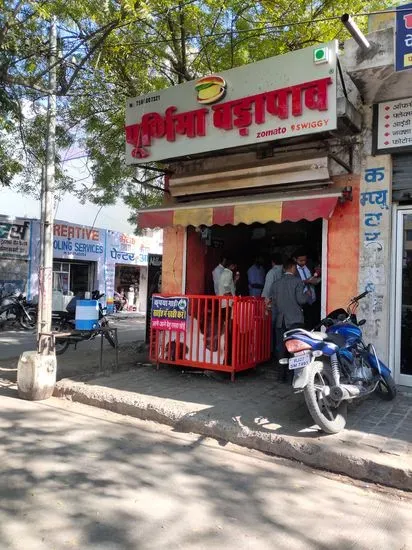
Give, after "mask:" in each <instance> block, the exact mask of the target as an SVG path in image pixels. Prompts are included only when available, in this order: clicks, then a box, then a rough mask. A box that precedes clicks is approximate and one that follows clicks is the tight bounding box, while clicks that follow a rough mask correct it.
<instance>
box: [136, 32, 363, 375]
mask: <svg viewBox="0 0 412 550" xmlns="http://www.w3.org/2000/svg"><path fill="white" fill-rule="evenodd" d="M209 83H211V86H212V87H213V90H209ZM219 89H220V94H219V93H218V91H219ZM212 92H213V93H214V94H215V95H213V93H212ZM210 94H212V95H211V96H210V98H209V95H210ZM338 95H339V92H338V90H337V57H336V44H335V43H334V42H333V43H329V44H325V45H322V46H320V47H319V48H308V49H306V50H301V51H298V52H293V53H291V54H288V55H285V56H279V57H276V58H271V59H266V60H264V61H261V62H258V63H255V64H253V65H248V66H244V67H240V68H238V69H233V70H230V71H226V72H224V73H220V74H219V75H212V76H210V77H208V78H206V79H205V78H204V79H200V80H199V81H198V82H197V83H192V82H189V83H186V84H183V85H180V86H178V87H176V88H172V89H168V90H164V91H161V92H158V93H157V95H153V96H152V95H151V96H147V97H143V98H137V99H133V100H130V101H128V105H127V115H126V141H127V154H128V160H129V163H130V164H133V163H136V164H139V163H142V162H143V163H144V162H150V161H152V160H153V161H159V160H163V161H164V162H165V164H166V167H167V170H168V172H169V174H170V173H171V174H172V175H171V176H170V177H169V178H168V193H169V194H170V197H171V199H170V198H169V200H168V201H167V204H165V205H164V206H162V207H159V208H152V209H146V210H144V211H141V212H140V213H139V225H140V226H141V227H145V228H147V227H149V228H155V227H160V228H163V229H164V252H163V266H162V294H163V295H164V297H166V296H175V297H176V296H180V297H181V298H183V297H188V299H189V309H190V308H192V314H191V315H190V314H189V325H191V326H193V324H194V321H193V322H192V323H191V322H190V318H191V316H193V315H194V316H195V320H196V322H197V324H198V325H199V326H200V325H202V324H203V325H204V324H205V323H204V322H203V321H205V320H207V319H209V315H210V314H211V313H210V312H211V311H212V310H213V309H214V308H218V309H219V307H218V306H217V305H216V304H214V301H216V298H213V299H212V298H209V299H208V298H206V297H207V296H209V297H210V296H211V295H212V294H213V283H212V271H213V269H214V268H215V267H216V265H217V264H218V263H219V258H220V257H221V256H222V254H224V255H225V256H226V257H227V256H228V255H230V258H231V259H232V260H233V261H234V262H235V263H236V265H237V266H238V270H239V274H240V279H239V282H238V292H237V294H238V296H239V297H238V299H239V300H243V298H244V297H245V296H247V294H248V281H247V275H246V274H247V270H248V269H249V267H250V266H251V265H252V264H253V262H254V260H255V258H256V257H257V256H261V257H262V258H263V260H264V263H265V267H266V268H267V269H268V268H269V267H270V257H271V255H273V254H274V253H280V254H281V255H282V256H283V257H288V256H292V255H294V253H295V252H296V251H297V250H298V249H299V250H302V249H303V250H304V251H305V254H306V255H307V256H308V257H309V258H310V260H311V261H312V266H313V267H319V268H320V271H321V274H322V277H321V283H320V285H319V288H318V289H317V301H318V304H319V316H320V314H321V313H322V314H325V313H326V311H328V310H331V309H335V308H337V307H342V306H344V305H345V304H346V303H347V301H348V300H349V299H350V298H351V297H352V296H353V295H356V294H357V291H358V275H359V211H360V203H359V191H360V176H359V175H356V174H355V173H353V170H351V167H350V166H349V165H348V163H346V162H341V159H340V158H339V155H337V154H336V153H333V150H334V147H335V146H336V145H338V147H337V149H338V150H339V145H340V144H339V143H337V141H336V137H334V134H333V132H334V131H336V130H337V129H338V128H339V130H340V135H341V136H342V139H344V137H345V136H346V137H347V136H352V135H353V133H354V132H356V131H357V130H360V127H359V126H357V123H358V122H359V118H357V117H356V116H355V117H354V119H353V120H351V121H350V124H347V122H348V120H347V116H348V115H347V113H348V112H350V111H351V109H347V108H343V109H342V105H346V106H347V102H348V99H347V97H345V98H339V97H338ZM338 99H339V101H338ZM147 103H150V104H151V105H150V107H151V109H153V111H155V112H148V106H147ZM152 103H153V104H152ZM199 104H200V105H199ZM181 111H182V112H181ZM354 112H355V110H354V109H353V108H352V113H354ZM345 117H346V119H345ZM344 119H345V120H344ZM192 123H193V124H192ZM345 124H346V125H345ZM345 128H346V129H345ZM345 132H346V133H345ZM338 141H339V140H338ZM188 155H190V157H189V156H188ZM196 155H197V156H196ZM196 297H202V300H203V301H204V303H205V306H204V307H203V308H201V307H200V306H196V305H193V304H196V299H197V298H196ZM159 299H160V298H159ZM245 299H246V298H245ZM261 301H263V300H262V299H261V298H257V299H256V304H255V305H254V306H253V307H252V306H251V305H250V303H251V302H250V299H247V300H246V302H245V304H248V305H244V306H243V305H238V306H237V305H236V304H237V302H236V300H235V301H234V309H236V308H237V312H238V314H239V315H245V314H246V315H249V314H251V315H252V317H253V316H255V317H254V318H255V322H254V324H253V323H252V325H250V326H249V325H248V326H249V328H250V330H251V331H252V332H253V331H257V330H261V332H260V334H263V332H264V330H266V329H264V330H263V329H262V327H261V328H260V329H258V328H257V327H258V326H261V325H260V324H259V323H260V321H258V320H259V319H260V318H261V317H262V315H263V313H262V311H261V310H260V307H261V305H260V304H261ZM209 302H210V303H209ZM242 303H243V302H242ZM190 304H192V305H190ZM239 304H240V302H239ZM193 308H194V309H193ZM250 308H251V309H250ZM156 311H158V312H159V311H162V310H161V309H159V308H158V310H156ZM225 313H226V315H227V312H225ZM162 314H163V313H162ZM164 314H165V315H169V313H167V312H166V313H164ZM173 314H174V313H173ZM219 315H221V314H218V315H217V325H219ZM199 316H200V317H199ZM203 316H204V319H203V320H201V318H202V317H203ZM212 317H213V315H212ZM233 319H234V317H233ZM221 321H222V323H221V325H222V326H224V325H226V323H225V322H224V319H223V320H221ZM205 322H206V321H205ZM244 322H245V319H238V320H237V321H233V323H232V325H233V331H235V328H236V327H241V326H245V325H244ZM208 323H209V324H210V326H211V327H214V322H213V320H211V321H210V322H209V321H208ZM242 324H243V325H242ZM160 325H161V323H159V325H158V328H157V329H156V331H157V332H158V331H159V326H160ZM265 326H266V325H265ZM185 330H186V333H187V330H192V328H190V329H185ZM213 330H215V329H213V328H211V329H210V330H209V329H208V328H207V327H206V328H205V330H204V331H203V332H202V334H203V337H204V345H206V342H207V341H208V340H209V338H208V334H209V333H210V331H213ZM239 330H240V328H239ZM262 330H263V332H262ZM157 332H156V334H155V337H156V338H157V341H161V338H160V339H159V337H158V334H157ZM186 333H184V334H186ZM184 334H183V336H182V335H181V336H180V338H176V337H175V339H174V340H173V342H175V344H174V348H173V349H174V351H173V354H174V356H176V353H177V352H176V346H177V348H182V350H185V349H186V348H187V347H188V346H187V339H188V336H187V334H186V336H185V335H184ZM239 334H240V333H239ZM227 336H228V335H226V337H225V338H226V339H227ZM165 338H166V340H167V337H165ZM170 338H172V336H169V339H170ZM182 338H183V340H182ZM239 338H240V336H239ZM201 339H202V336H201V337H200V340H201ZM166 340H163V344H165V341H166ZM257 340H258V339H257V338H256V334H255V336H251V337H250V339H249V340H248V342H249V345H251V342H256V341H257ZM170 341H171V342H172V340H170ZM199 345H200V344H199ZM236 345H238V344H236ZM233 346H235V344H234V342H232V351H231V352H228V349H229V347H230V346H229V344H227V343H226V345H225V354H226V355H224V357H226V359H227V358H228V357H229V356H230V354H231V353H235V354H236V353H237V352H236V351H235V352H233V349H235V348H236V346H235V348H233ZM166 347H167V346H166ZM169 348H170V346H169V347H168V349H169ZM266 349H267V348H266ZM209 352H210V353H212V352H211V351H210V350H209ZM168 353H169V352H168ZM182 353H183V354H184V353H185V352H184V351H182ZM256 353H257V351H256ZM173 354H172V355H173ZM162 357H163V358H164V355H163V356H162ZM182 357H183V356H182ZM256 357H257V355H255V358H256ZM186 359H187V360H186V363H190V362H191V363H192V364H193V363H196V361H193V358H188V357H186ZM189 359H190V360H189ZM165 362H168V361H165ZM169 362H170V361H169ZM218 363H219V361H218ZM249 363H250V364H249V366H254V365H253V361H251V362H249ZM255 363H256V362H255ZM242 364H243V363H242ZM242 368H243V367H242ZM220 370H222V369H220Z"/></svg>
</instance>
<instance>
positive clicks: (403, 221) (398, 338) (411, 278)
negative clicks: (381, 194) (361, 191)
mask: <svg viewBox="0 0 412 550" xmlns="http://www.w3.org/2000/svg"><path fill="white" fill-rule="evenodd" d="M396 235H397V237H396V238H397V242H396V255H397V259H396V272H395V273H396V286H395V288H396V320H395V354H394V355H395V365H394V367H395V369H394V370H395V376H396V382H397V383H398V384H402V385H404V386H412V209H407V210H400V211H399V212H398V219H397V232H396Z"/></svg>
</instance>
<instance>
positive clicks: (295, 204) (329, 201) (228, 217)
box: [138, 192, 341, 229]
mask: <svg viewBox="0 0 412 550" xmlns="http://www.w3.org/2000/svg"><path fill="white" fill-rule="evenodd" d="M340 196H341V193H338V192H337V193H333V194H331V193H329V194H327V195H326V194H323V195H318V196H313V195H308V196H306V197H304V198H290V199H288V200H274V199H273V197H272V198H267V197H266V198H264V197H261V198H260V199H259V198H256V197H253V198H252V199H251V198H245V197H242V198H241V199H233V200H229V199H221V200H220V201H218V200H216V201H209V202H196V203H195V202H192V203H187V204H183V205H181V204H179V205H176V206H174V208H170V206H169V207H161V208H151V209H145V210H141V211H140V212H139V214H138V225H139V227H141V228H149V229H154V228H156V227H158V228H162V227H168V226H174V225H181V226H183V227H187V226H189V225H192V226H194V227H198V226H200V225H206V226H208V227H210V226H212V225H229V224H230V225H238V224H240V223H244V224H252V223H262V224H263V223H268V222H276V223H281V222H284V221H291V222H296V221H299V220H303V219H304V220H308V221H314V220H316V219H318V218H326V219H328V218H330V217H331V216H332V214H333V211H334V209H335V206H336V203H337V201H338V198H339V197H340Z"/></svg>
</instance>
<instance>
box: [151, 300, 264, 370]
mask: <svg viewBox="0 0 412 550" xmlns="http://www.w3.org/2000/svg"><path fill="white" fill-rule="evenodd" d="M162 296H163V297H164V295H162ZM156 297H158V298H160V295H155V296H153V298H156ZM185 298H187V299H188V301H189V303H188V318H187V322H186V330H185V331H182V332H177V331H176V330H167V329H166V330H163V329H153V328H151V331H150V359H151V360H152V361H153V362H155V363H157V365H159V364H161V363H166V364H171V365H180V366H184V367H188V368H190V367H192V368H201V369H207V370H216V371H224V372H228V373H230V374H231V379H232V380H234V377H235V374H236V372H240V371H243V370H246V369H250V368H254V367H256V365H258V364H259V363H262V362H264V361H267V360H268V359H269V358H270V353H271V352H270V348H271V326H272V321H271V315H270V312H268V311H267V310H266V308H265V303H264V300H263V299H262V298H252V297H240V296H233V297H226V296H201V295H199V296H197V295H189V296H187V295H186V296H185Z"/></svg>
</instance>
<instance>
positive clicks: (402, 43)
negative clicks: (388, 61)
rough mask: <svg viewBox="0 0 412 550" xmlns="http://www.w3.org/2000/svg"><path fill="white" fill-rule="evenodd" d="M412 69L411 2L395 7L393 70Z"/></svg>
mask: <svg viewBox="0 0 412 550" xmlns="http://www.w3.org/2000/svg"><path fill="white" fill-rule="evenodd" d="M408 69H412V4H403V5H401V6H398V7H397V8H396V33H395V70H396V71H405V70H408Z"/></svg>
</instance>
